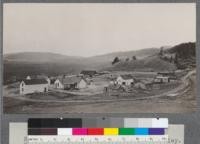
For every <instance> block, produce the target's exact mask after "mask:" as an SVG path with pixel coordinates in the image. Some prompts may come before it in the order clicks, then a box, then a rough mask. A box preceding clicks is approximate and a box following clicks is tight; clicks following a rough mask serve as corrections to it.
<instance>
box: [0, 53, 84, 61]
mask: <svg viewBox="0 0 200 144" xmlns="http://www.w3.org/2000/svg"><path fill="white" fill-rule="evenodd" d="M81 59H82V58H81V57H73V56H66V55H62V54H55V53H46V52H23V53H14V54H6V55H4V60H6V61H13V62H27V63H63V62H67V63H73V62H76V61H80V60H81Z"/></svg>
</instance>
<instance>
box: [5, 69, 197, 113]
mask: <svg viewBox="0 0 200 144" xmlns="http://www.w3.org/2000/svg"><path fill="white" fill-rule="evenodd" d="M182 80H183V83H182V85H180V86H179V87H176V88H174V89H172V90H170V91H166V92H165V93H160V94H157V95H152V96H149V95H148V94H147V95H144V96H134V97H131V98H130V97H112V96H108V97H107V96H106V95H103V94H98V93H97V94H95V95H85V96H83V95H73V94H63V93H59V92H55V91H50V92H49V93H48V94H46V95H42V96H41V95H37V94H35V95H26V96H11V95H9V93H14V92H12V91H11V90H14V88H13V89H12V88H10V91H6V90H5V89H6V87H4V112H5V113H55V114H58V113H151V112H155V113H184V112H193V111H195V109H196V74H194V71H192V72H190V73H188V74H187V75H186V76H185V77H184V78H183V79H182ZM183 86H184V90H183Z"/></svg>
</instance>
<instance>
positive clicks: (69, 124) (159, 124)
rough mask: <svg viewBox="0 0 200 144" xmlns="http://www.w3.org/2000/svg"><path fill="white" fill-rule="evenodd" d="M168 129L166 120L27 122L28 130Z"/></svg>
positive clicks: (121, 119)
mask: <svg viewBox="0 0 200 144" xmlns="http://www.w3.org/2000/svg"><path fill="white" fill-rule="evenodd" d="M83 127H86V128H95V127H107V128H112V127H124V128H168V119H167V118H159V119H157V118H106V119H102V118H83V119H81V118H64V119H55V118H43V119H40V118H33V119H29V120H28V128H83Z"/></svg>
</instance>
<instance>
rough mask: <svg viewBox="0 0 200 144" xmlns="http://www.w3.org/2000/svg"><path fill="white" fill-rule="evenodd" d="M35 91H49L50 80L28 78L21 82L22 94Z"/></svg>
mask: <svg viewBox="0 0 200 144" xmlns="http://www.w3.org/2000/svg"><path fill="white" fill-rule="evenodd" d="M35 92H48V81H47V80H46V79H26V80H22V81H21V83H20V94H30V93H35Z"/></svg>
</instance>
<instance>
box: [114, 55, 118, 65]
mask: <svg viewBox="0 0 200 144" xmlns="http://www.w3.org/2000/svg"><path fill="white" fill-rule="evenodd" d="M118 62H119V58H118V57H115V58H114V60H113V61H112V65H114V64H115V63H118Z"/></svg>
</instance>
